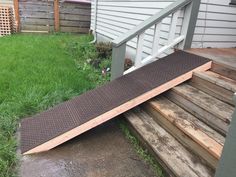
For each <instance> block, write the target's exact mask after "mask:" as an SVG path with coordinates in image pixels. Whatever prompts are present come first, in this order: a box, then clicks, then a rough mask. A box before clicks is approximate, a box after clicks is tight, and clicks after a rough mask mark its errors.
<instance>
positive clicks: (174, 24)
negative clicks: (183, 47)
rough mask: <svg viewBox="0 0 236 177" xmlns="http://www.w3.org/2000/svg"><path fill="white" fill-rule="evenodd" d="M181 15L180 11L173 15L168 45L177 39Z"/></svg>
mask: <svg viewBox="0 0 236 177" xmlns="http://www.w3.org/2000/svg"><path fill="white" fill-rule="evenodd" d="M179 14H180V10H178V11H176V12H175V13H173V14H172V19H171V24H170V31H169V39H168V44H170V43H171V42H172V41H173V40H174V38H175V32H176V27H177V23H178V17H179Z"/></svg>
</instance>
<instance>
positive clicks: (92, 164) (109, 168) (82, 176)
mask: <svg viewBox="0 0 236 177" xmlns="http://www.w3.org/2000/svg"><path fill="white" fill-rule="evenodd" d="M20 176H21V177H111V176H112V177H154V176H155V173H154V172H153V170H152V169H151V168H150V166H149V165H148V164H146V163H145V162H143V160H142V159H141V158H139V157H138V155H137V154H136V152H135V151H134V149H133V148H132V145H131V144H130V143H129V142H128V140H127V139H126V138H125V137H124V135H123V134H122V132H121V130H120V129H119V128H118V125H117V120H113V121H109V122H107V123H105V124H104V125H101V126H99V127H97V128H95V129H92V130H91V131H88V132H87V133H84V134H82V135H81V136H79V137H77V138H74V139H73V140H71V141H69V142H67V143H65V144H63V145H61V146H59V147H57V148H55V149H53V150H51V151H49V152H45V153H40V154H36V155H26V156H23V157H22V158H21V166H20Z"/></svg>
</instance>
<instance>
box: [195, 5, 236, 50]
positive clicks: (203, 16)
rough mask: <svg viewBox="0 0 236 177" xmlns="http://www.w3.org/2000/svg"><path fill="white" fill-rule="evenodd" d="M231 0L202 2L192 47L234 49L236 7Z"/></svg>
mask: <svg viewBox="0 0 236 177" xmlns="http://www.w3.org/2000/svg"><path fill="white" fill-rule="evenodd" d="M230 1H231V0H202V4H201V7H200V11H199V15H198V21H197V26H196V29H195V34H194V38H193V44H192V47H195V48H199V47H203V48H206V47H219V48H222V47H236V6H230V5H229V3H230Z"/></svg>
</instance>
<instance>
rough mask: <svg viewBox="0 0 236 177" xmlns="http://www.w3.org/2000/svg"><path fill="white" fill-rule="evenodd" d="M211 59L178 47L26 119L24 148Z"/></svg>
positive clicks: (81, 122) (48, 138) (28, 147)
mask: <svg viewBox="0 0 236 177" xmlns="http://www.w3.org/2000/svg"><path fill="white" fill-rule="evenodd" d="M209 61H210V60H208V59H206V58H203V57H200V56H197V55H192V54H189V53H185V52H183V51H178V52H175V53H174V54H172V55H169V56H167V57H165V58H162V59H160V60H158V61H155V62H153V63H151V64H149V65H146V66H144V67H142V68H140V69H138V70H136V71H134V72H132V73H130V74H127V75H124V76H122V77H120V78H117V79H115V80H114V81H112V82H109V83H108V84H106V85H104V86H101V87H99V88H97V89H94V90H91V91H89V92H86V93H84V94H82V95H80V96H78V97H76V98H74V99H72V100H70V101H67V102H64V103H62V104H59V105H58V106H56V107H54V108H51V109H50V110H48V111H46V112H43V113H41V114H38V115H36V116H33V117H31V118H27V119H23V120H22V121H21V128H20V132H21V151H22V153H25V152H27V151H29V150H31V149H33V148H35V147H37V146H39V145H41V144H43V143H45V142H47V141H49V140H52V139H53V138H55V137H58V136H59V135H62V134H63V133H65V132H67V131H70V130H72V129H73V128H76V127H78V126H80V125H82V124H84V123H86V122H88V121H89V120H91V119H94V118H96V117H97V116H99V115H101V114H103V113H106V112H107V111H110V110H112V109H114V108H116V107H118V106H120V105H122V104H124V103H126V102H128V101H129V100H132V99H134V98H136V97H138V96H140V95H142V94H144V93H146V92H148V91H151V90H152V89H154V88H156V87H159V86H161V85H162V84H164V83H166V82H168V81H171V80H173V79H175V78H177V77H178V76H181V75H183V74H185V73H187V72H189V71H192V70H193V69H195V68H197V67H199V66H201V65H203V64H206V63H207V62H209ZM121 113H122V112H120V114H121Z"/></svg>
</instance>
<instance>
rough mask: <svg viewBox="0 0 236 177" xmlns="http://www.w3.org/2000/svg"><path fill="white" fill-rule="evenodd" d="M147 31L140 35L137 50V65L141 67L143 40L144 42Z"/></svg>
mask: <svg viewBox="0 0 236 177" xmlns="http://www.w3.org/2000/svg"><path fill="white" fill-rule="evenodd" d="M144 36H145V32H143V33H142V34H140V35H138V40H137V49H136V50H137V52H136V57H135V67H137V68H138V67H140V66H141V65H142V54H143V42H144Z"/></svg>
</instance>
